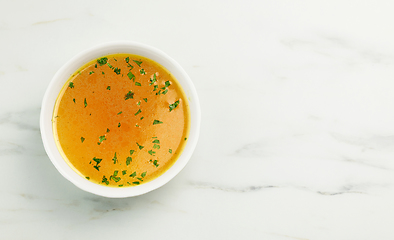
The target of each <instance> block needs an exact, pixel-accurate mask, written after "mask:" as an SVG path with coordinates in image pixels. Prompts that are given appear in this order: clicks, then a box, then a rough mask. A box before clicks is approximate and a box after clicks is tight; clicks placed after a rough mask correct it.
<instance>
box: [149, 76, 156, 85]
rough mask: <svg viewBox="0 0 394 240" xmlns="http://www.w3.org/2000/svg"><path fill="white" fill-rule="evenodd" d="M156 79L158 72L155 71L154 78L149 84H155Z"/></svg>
mask: <svg viewBox="0 0 394 240" xmlns="http://www.w3.org/2000/svg"><path fill="white" fill-rule="evenodd" d="M156 81H157V79H156V73H155V74H153V79H150V83H149V86H151V85H152V84H154V83H155V82H156Z"/></svg>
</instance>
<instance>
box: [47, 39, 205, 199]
mask: <svg viewBox="0 0 394 240" xmlns="http://www.w3.org/2000/svg"><path fill="white" fill-rule="evenodd" d="M115 53H130V54H136V55H140V56H143V57H147V58H149V59H152V60H154V61H156V62H158V63H159V64H161V65H162V66H163V67H165V68H167V70H169V71H170V72H171V73H172V74H173V75H174V76H175V78H176V79H177V81H178V82H179V84H180V85H181V87H182V88H183V90H184V92H185V94H186V96H187V98H188V101H189V109H190V132H189V136H188V139H187V143H186V146H185V147H184V149H183V151H182V153H181V154H180V156H179V157H178V159H177V161H176V162H175V163H174V164H173V166H171V167H170V168H169V169H168V170H167V171H166V172H164V173H163V174H162V175H160V176H159V177H157V178H155V179H154V180H152V181H149V182H147V183H144V184H141V185H138V186H134V187H127V188H114V187H107V186H102V185H99V184H96V183H93V182H91V181H89V180H87V179H85V178H83V177H81V176H80V175H79V174H77V173H76V172H75V171H74V170H73V169H72V168H71V167H70V166H69V165H68V164H67V163H66V161H65V160H64V159H63V157H62V156H61V154H60V152H59V150H58V148H57V146H56V143H55V139H54V137H53V130H52V121H51V120H52V115H53V109H54V105H55V102H56V99H57V96H58V95H59V93H60V90H59V88H60V89H61V88H62V87H63V86H64V84H65V83H66V82H67V80H68V79H69V77H70V76H71V74H73V73H74V72H75V71H76V70H77V69H78V68H79V67H81V66H83V65H84V64H86V63H87V62H89V61H91V60H94V59H97V58H99V57H100V56H105V55H109V54H115ZM200 125H201V109H200V103H199V98H198V95H197V91H196V89H195V86H194V84H193V82H192V80H191V79H190V77H189V76H188V74H187V73H186V71H185V70H184V69H183V68H182V67H181V65H180V64H179V63H177V62H176V61H175V60H174V59H172V58H171V57H170V56H168V55H167V54H166V53H164V52H163V51H161V50H159V49H157V48H155V47H152V46H149V45H146V44H143V43H138V42H133V41H112V42H106V43H102V44H98V45H96V46H93V47H91V48H88V49H86V50H84V51H82V52H80V53H78V54H77V55H75V56H74V57H72V58H71V59H70V60H68V61H67V62H66V63H65V64H64V65H63V66H62V67H61V68H60V69H59V70H58V71H57V72H56V73H55V75H54V76H53V77H52V79H51V81H50V83H49V85H48V87H47V89H46V91H45V94H44V97H43V100H42V104H41V112H40V132H41V138H42V141H43V145H44V148H45V151H46V153H47V155H48V157H49V159H50V160H51V162H52V164H53V165H54V166H55V168H56V169H57V170H58V171H59V172H60V174H61V175H62V176H63V177H64V178H66V179H67V180H69V181H70V182H71V183H73V184H74V185H75V186H77V187H78V188H80V189H82V190H84V191H86V192H90V193H93V194H96V195H99V196H103V197H109V198H124V197H133V196H138V195H142V194H145V193H147V192H150V191H153V190H155V189H157V188H160V187H162V186H163V185H165V184H166V183H168V182H169V181H170V180H171V179H173V178H174V177H175V176H176V175H177V174H178V173H179V172H180V171H181V170H182V169H183V168H184V167H185V166H186V164H187V163H188V161H189V160H190V158H191V156H192V153H193V151H194V149H195V147H196V145H197V141H198V137H199V133H200Z"/></svg>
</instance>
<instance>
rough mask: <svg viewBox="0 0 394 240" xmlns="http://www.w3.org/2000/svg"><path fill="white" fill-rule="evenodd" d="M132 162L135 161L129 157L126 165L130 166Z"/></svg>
mask: <svg viewBox="0 0 394 240" xmlns="http://www.w3.org/2000/svg"><path fill="white" fill-rule="evenodd" d="M131 161H133V159H132V158H131V157H127V158H126V165H130V163H131Z"/></svg>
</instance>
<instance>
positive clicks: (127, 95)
mask: <svg viewBox="0 0 394 240" xmlns="http://www.w3.org/2000/svg"><path fill="white" fill-rule="evenodd" d="M133 98H134V93H133V92H132V91H129V92H128V93H126V95H125V97H124V99H125V100H127V99H133Z"/></svg>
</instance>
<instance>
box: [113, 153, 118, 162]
mask: <svg viewBox="0 0 394 240" xmlns="http://www.w3.org/2000/svg"><path fill="white" fill-rule="evenodd" d="M112 161H114V164H116V162H117V161H118V158H117V157H116V152H115V156H114V158H112Z"/></svg>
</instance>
